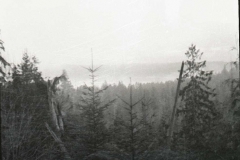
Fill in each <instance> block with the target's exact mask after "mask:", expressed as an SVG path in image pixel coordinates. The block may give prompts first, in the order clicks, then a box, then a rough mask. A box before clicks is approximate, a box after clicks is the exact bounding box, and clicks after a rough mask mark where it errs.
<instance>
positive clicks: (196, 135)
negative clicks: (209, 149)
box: [178, 45, 217, 149]
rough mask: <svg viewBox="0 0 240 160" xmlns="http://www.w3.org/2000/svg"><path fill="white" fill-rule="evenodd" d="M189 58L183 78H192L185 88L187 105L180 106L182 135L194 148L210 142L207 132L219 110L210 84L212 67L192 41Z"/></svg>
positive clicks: (184, 99) (183, 91) (184, 96)
mask: <svg viewBox="0 0 240 160" xmlns="http://www.w3.org/2000/svg"><path fill="white" fill-rule="evenodd" d="M185 54H186V56H187V58H188V60H187V61H186V62H185V66H186V69H185V70H184V74H183V78H185V79H187V80H188V81H189V82H188V83H187V85H186V86H185V87H184V88H183V89H182V90H181V92H180V95H181V97H182V102H183V105H181V106H180V109H179V110H178V113H179V114H182V115H183V119H182V130H181V132H180V133H181V135H182V136H184V137H185V140H186V146H187V147H189V148H192V149H203V148H204V147H206V145H207V141H206V140H207V133H208V132H209V130H210V129H211V127H212V123H213V121H214V118H216V115H217V113H216V110H215V108H214V103H213V99H212V98H213V97H214V96H215V93H214V89H211V88H210V87H209V86H208V82H209V81H210V80H211V75H212V71H205V70H204V67H205V66H206V61H200V59H201V56H202V54H203V53H200V51H199V50H197V49H196V47H195V46H194V45H191V47H190V48H189V50H188V51H187V52H186V53H185Z"/></svg>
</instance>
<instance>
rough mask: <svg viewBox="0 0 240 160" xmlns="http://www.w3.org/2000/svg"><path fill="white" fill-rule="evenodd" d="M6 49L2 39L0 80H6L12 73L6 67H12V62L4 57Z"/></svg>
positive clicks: (0, 42)
mask: <svg viewBox="0 0 240 160" xmlns="http://www.w3.org/2000/svg"><path fill="white" fill-rule="evenodd" d="M1 51H5V48H4V46H3V41H2V40H1V39H0V82H1V83H3V82H6V81H7V78H8V76H9V75H10V72H7V71H6V69H7V68H8V70H9V68H11V66H10V64H9V63H8V62H7V61H6V60H5V59H4V58H3V56H2V52H1Z"/></svg>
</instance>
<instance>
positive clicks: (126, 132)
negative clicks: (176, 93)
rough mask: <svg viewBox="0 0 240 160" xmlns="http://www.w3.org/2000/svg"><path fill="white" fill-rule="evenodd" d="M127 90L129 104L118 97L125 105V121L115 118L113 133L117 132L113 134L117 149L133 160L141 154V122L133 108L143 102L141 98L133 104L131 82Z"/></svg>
mask: <svg viewBox="0 0 240 160" xmlns="http://www.w3.org/2000/svg"><path fill="white" fill-rule="evenodd" d="M129 89H130V97H129V98H130V99H129V103H128V102H127V101H125V100H123V99H122V98H121V97H119V98H120V99H121V101H122V102H123V103H124V104H125V105H126V107H124V109H125V110H126V111H127V116H126V118H127V120H123V119H122V118H121V117H117V118H116V119H115V128H116V129H115V131H117V132H118V133H117V134H116V133H115V134H116V144H117V145H118V146H119V148H121V149H123V150H125V151H126V152H129V153H130V154H131V159H132V160H134V159H135V158H136V155H137V154H139V153H140V152H141V151H140V142H141V140H142V139H141V138H140V137H141V136H140V132H141V128H142V125H143V121H141V120H139V117H138V116H137V112H136V110H135V107H136V106H137V105H138V104H139V103H140V102H141V101H142V100H143V98H141V99H140V100H138V101H137V102H135V103H134V102H133V93H132V84H131V82H130V85H129ZM144 118H146V117H144Z"/></svg>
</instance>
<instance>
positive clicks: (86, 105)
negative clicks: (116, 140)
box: [80, 60, 114, 153]
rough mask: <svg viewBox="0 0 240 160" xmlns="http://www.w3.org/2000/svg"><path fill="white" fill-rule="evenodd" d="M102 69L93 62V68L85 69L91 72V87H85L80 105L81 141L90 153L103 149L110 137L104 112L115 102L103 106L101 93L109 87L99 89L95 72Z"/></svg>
mask: <svg viewBox="0 0 240 160" xmlns="http://www.w3.org/2000/svg"><path fill="white" fill-rule="evenodd" d="M100 67H101V66H100ZM100 67H97V68H94V67H93V60H92V66H91V67H89V68H85V69H87V70H88V71H89V72H90V79H91V86H87V85H85V86H84V88H85V91H83V96H82V97H81V104H80V108H81V110H82V113H81V116H82V118H83V119H84V126H83V132H82V133H81V139H82V142H83V144H84V145H85V146H86V148H87V149H88V151H89V153H95V152H97V151H98V150H100V149H103V147H104V144H105V143H106V140H107V136H108V135H107V129H106V122H105V121H104V111H105V110H106V109H107V108H108V107H109V106H110V105H112V103H113V102H114V100H112V101H109V102H107V103H105V104H103V102H102V101H101V93H102V92H104V91H105V90H106V89H107V87H105V88H103V89H98V88H97V87H96V86H95V81H96V79H95V78H96V75H95V72H97V71H98V70H99V68H100Z"/></svg>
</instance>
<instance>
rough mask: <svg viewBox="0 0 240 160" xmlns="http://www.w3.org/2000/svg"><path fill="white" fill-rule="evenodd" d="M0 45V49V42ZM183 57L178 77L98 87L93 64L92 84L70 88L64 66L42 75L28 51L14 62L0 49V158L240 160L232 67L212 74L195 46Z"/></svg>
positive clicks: (236, 81) (236, 92) (236, 79)
mask: <svg viewBox="0 0 240 160" xmlns="http://www.w3.org/2000/svg"><path fill="white" fill-rule="evenodd" d="M0 48H1V52H3V51H4V45H3V41H0ZM185 55H186V60H185V61H184V69H183V75H182V80H181V81H179V80H178V79H176V80H173V81H167V82H164V83H163V82H159V83H144V84H142V83H135V84H132V83H131V79H130V83H129V85H128V86H126V85H124V84H123V83H121V82H119V83H118V84H107V82H106V83H104V84H103V85H102V86H100V87H99V86H96V85H95V81H96V72H97V71H98V70H99V69H101V66H100V67H96V66H94V64H93V62H92V64H91V66H90V67H86V68H85V69H86V70H88V71H89V73H90V81H91V84H90V85H89V86H88V85H82V86H79V87H77V88H74V87H73V86H72V84H71V82H70V80H69V79H68V76H67V72H66V71H63V74H62V75H60V76H59V77H55V78H53V79H51V80H50V79H49V80H47V79H44V78H43V77H42V74H41V72H40V71H39V70H38V67H37V66H38V63H39V62H38V60H37V58H36V57H30V56H29V55H28V54H27V52H25V53H24V54H23V58H22V62H21V63H20V64H13V65H10V64H9V63H8V62H7V61H6V60H5V59H4V57H3V56H2V54H1V56H0V62H1V68H0V72H1V144H2V148H1V152H2V158H3V159H86V160H87V159H107V160H109V159H119V160H121V159H124V160H125V159H126V160H127V159H131V160H136V159H137V160H141V159H142V160H143V159H144V160H146V159H229V160H230V159H238V158H239V156H240V155H239V153H240V106H239V91H240V90H239V77H238V76H237V75H238V67H232V68H230V70H227V69H226V67H224V68H223V70H222V72H221V73H216V74H213V71H207V70H205V67H206V65H207V62H206V61H203V60H201V58H202V56H203V53H202V52H200V50H198V49H197V48H196V46H195V45H191V46H190V47H189V49H188V50H187V52H186V53H185ZM235 64H236V66H238V63H235ZM7 67H10V68H11V72H12V73H11V74H10V73H6V70H7V69H6V68H7ZM179 67H180V66H179ZM9 77H10V79H11V80H9ZM178 81H179V83H180V84H181V87H180V92H179V94H178V95H177V96H179V98H177V101H176V104H177V105H176V106H177V108H176V114H174V117H175V118H174V122H173V127H172V128H173V133H172V136H171V137H170V138H169V136H170V135H169V129H170V125H171V115H172V111H173V105H174V98H175V96H176V89H177V84H178ZM168 140H170V141H171V143H168Z"/></svg>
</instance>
